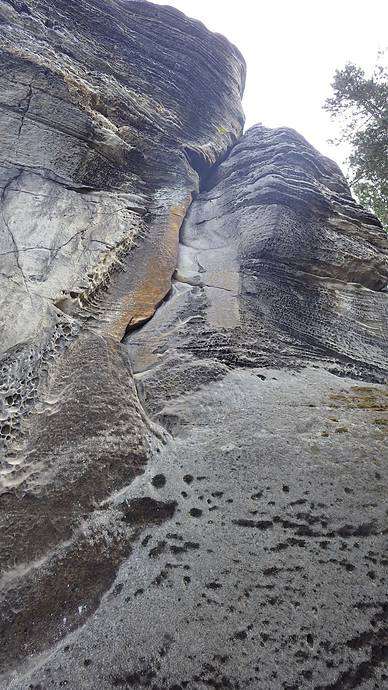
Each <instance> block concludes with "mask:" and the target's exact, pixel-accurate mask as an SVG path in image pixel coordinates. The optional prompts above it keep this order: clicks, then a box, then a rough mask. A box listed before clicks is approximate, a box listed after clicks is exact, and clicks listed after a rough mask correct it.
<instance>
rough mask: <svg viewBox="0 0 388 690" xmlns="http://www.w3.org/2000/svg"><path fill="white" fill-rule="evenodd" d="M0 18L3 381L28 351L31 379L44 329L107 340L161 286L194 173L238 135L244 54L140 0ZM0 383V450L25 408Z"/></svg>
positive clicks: (148, 308) (48, 7)
mask: <svg viewBox="0 0 388 690" xmlns="http://www.w3.org/2000/svg"><path fill="white" fill-rule="evenodd" d="M0 17H1V25H0V50H1V56H2V65H3V70H2V74H1V77H0V79H1V93H2V96H1V102H0V118H1V122H0V131H1V134H0V146H1V148H0V181H1V186H2V193H1V211H0V224H1V236H0V254H1V256H2V271H1V276H0V300H1V326H2V334H1V342H0V353H1V354H3V355H4V356H5V360H4V372H5V378H6V379H7V372H10V371H11V372H13V371H14V370H18V371H24V370H25V368H26V366H27V365H28V360H29V358H31V361H30V364H29V365H28V366H30V368H32V369H33V376H34V378H35V380H36V381H38V382H39V381H40V380H41V379H42V378H44V372H42V371H41V361H42V357H43V359H44V358H45V357H46V356H53V357H56V349H57V348H56V341H57V340H58V337H59V336H58V335H57V332H58V329H59V331H62V330H63V329H65V330H66V331H71V337H72V335H73V331H74V330H78V328H79V326H80V324H81V326H82V327H85V326H87V327H92V328H93V329H94V330H98V331H99V332H100V333H101V334H103V335H107V336H112V337H114V338H115V339H117V340H120V339H121V338H122V337H123V335H124V334H125V331H126V328H127V326H128V324H130V323H131V324H135V323H137V322H140V321H142V320H144V319H147V318H149V316H150V315H151V314H152V313H153V310H154V309H155V307H156V306H157V304H158V303H159V302H160V301H161V300H162V299H163V297H164V296H165V294H166V292H168V290H169V287H170V277H171V274H172V272H173V271H174V268H175V265H176V251H177V246H178V232H179V227H180V224H181V222H182V218H183V217H184V215H185V212H186V209H187V206H188V205H189V203H190V200H191V193H192V192H194V191H195V190H196V189H197V188H198V175H197V170H198V171H201V172H202V171H205V170H206V169H207V168H208V167H209V166H210V165H212V164H213V163H215V162H216V161H217V160H218V158H219V157H220V156H222V155H223V154H224V153H225V152H226V150H227V149H228V147H230V145H231V144H232V143H233V142H234V141H235V140H236V137H237V136H238V135H239V133H240V131H241V127H242V122H243V116H242V112H241V104H240V95H241V90H242V85H243V80H244V64H243V60H242V58H241V56H240V55H239V53H238V51H237V50H236V49H234V48H233V47H232V46H231V45H230V44H229V43H228V42H227V41H226V39H224V38H223V37H221V36H218V37H214V36H212V35H211V34H210V33H209V32H208V31H207V30H206V29H205V27H204V26H203V25H201V24H199V23H198V22H194V21H190V20H188V19H187V18H186V17H184V15H182V14H181V13H179V12H177V11H175V10H172V9H168V8H157V7H154V6H153V5H151V4H148V3H137V2H133V3H130V4H128V3H126V2H122V1H120V0H117V1H112V2H102V1H101V2H100V1H99V0H96V2H93V3H87V4H85V3H81V4H80V3H77V2H70V3H69V2H67V1H66V2H56V3H55V5H54V6H52V4H51V3H47V2H45V1H44V0H31V1H29V2H26V3H9V2H2V3H1V4H0ZM143 240H144V241H143ZM135 245H141V248H139V251H137V248H136V247H135ZM130 250H134V251H130ZM151 276H152V279H151ZM145 294H146V295H147V298H146V299H145V297H144V295H145ZM17 312H19V313H20V318H17ZM50 341H51V342H50ZM9 378H10V379H11V381H7V380H6V382H5V385H4V386H3V390H2V410H1V415H2V421H3V422H4V429H3V432H2V434H1V436H2V444H3V446H4V447H5V449H6V448H7V447H9V446H12V442H13V440H14V438H15V435H16V434H17V433H18V432H19V430H20V424H21V423H22V420H23V417H24V416H25V414H26V412H27V408H31V407H32V401H31V399H30V398H28V399H26V398H23V399H22V400H18V401H17V400H16V397H15V395H14V394H15V391H14V386H15V385H18V386H19V388H22V389H23V390H25V389H26V381H25V379H24V378H23V376H21V378H20V379H19V380H18V381H15V375H14V373H10V375H9ZM9 386H11V387H9ZM18 395H19V397H20V396H21V393H20V391H19V393H18ZM38 397H39V396H38ZM11 399H12V400H11ZM7 400H11V401H12V405H11V406H10V405H8V403H7ZM11 452H12V449H11Z"/></svg>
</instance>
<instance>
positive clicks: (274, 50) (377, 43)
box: [157, 0, 388, 164]
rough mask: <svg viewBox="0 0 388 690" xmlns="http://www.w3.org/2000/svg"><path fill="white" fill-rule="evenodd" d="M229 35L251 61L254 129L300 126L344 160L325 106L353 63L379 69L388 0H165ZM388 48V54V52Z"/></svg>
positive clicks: (248, 92)
mask: <svg viewBox="0 0 388 690" xmlns="http://www.w3.org/2000/svg"><path fill="white" fill-rule="evenodd" d="M157 3H158V4H160V5H165V4H168V5H172V6H174V7H177V8H178V9H180V10H181V11H182V12H184V13H185V14H187V15H188V16H190V17H194V18H196V19H200V20H201V21H202V22H203V23H204V24H205V25H206V26H207V27H208V28H209V29H211V30H212V31H217V32H218V33H221V34H224V36H226V37H227V38H228V39H229V40H230V41H232V42H233V43H234V44H235V45H236V46H237V47H238V48H239V49H240V51H241V52H242V54H243V55H244V58H245V60H246V63H247V81H246V88H245V95H244V100H243V106H244V111H245V115H246V127H249V126H250V125H252V124H254V123H255V122H262V123H263V124H264V125H266V126H268V127H278V126H282V125H286V126H288V127H294V128H295V129H297V130H298V131H299V132H300V133H301V134H303V136H305V137H306V139H308V140H309V141H310V143H311V144H313V145H314V146H315V147H316V148H318V149H319V150H320V151H321V152H322V153H324V154H325V155H327V156H330V157H331V158H334V159H335V160H336V161H337V162H338V163H340V164H342V161H343V158H344V156H345V155H346V150H345V149H341V148H337V147H334V146H332V145H329V144H328V143H327V140H328V139H329V138H331V137H333V136H335V135H336V134H337V130H336V128H335V126H334V125H333V124H332V123H331V121H330V117H329V115H328V114H327V113H325V112H324V111H323V110H322V104H323V102H324V100H325V98H326V97H327V96H329V95H330V93H331V89H330V84H331V82H332V78H333V74H334V71H335V70H336V69H337V68H342V67H343V66H344V64H345V63H346V62H348V61H351V62H356V63H357V64H359V65H360V66H361V67H363V68H364V69H365V70H366V71H368V72H369V71H371V70H372V69H373V66H374V63H375V61H376V57H377V51H378V50H379V49H385V48H387V46H388V0H362V2H361V1H359V0H325V1H323V0H319V1H317V0H265V1H264V0H237V1H236V0H233V1H229V0H170V1H169V2H166V1H164V2H163V1H161V0H157ZM387 53H388V51H387Z"/></svg>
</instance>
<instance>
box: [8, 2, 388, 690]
mask: <svg viewBox="0 0 388 690" xmlns="http://www.w3.org/2000/svg"><path fill="white" fill-rule="evenodd" d="M1 9H2V13H3V15H2V16H3V19H4V21H3V24H2V26H1V30H2V32H3V35H4V37H5V44H4V45H5V59H6V60H8V61H9V73H8V77H9V74H11V73H12V74H14V77H15V78H14V79H13V80H11V79H9V78H7V83H6V88H4V90H3V96H2V98H3V99H4V103H3V105H2V106H1V113H2V115H3V116H4V118H5V119H4V124H5V126H4V128H3V132H6V137H5V139H4V146H5V147H6V146H8V148H9V153H7V161H6V163H5V166H4V169H5V173H4V183H3V190H4V191H3V197H2V212H3V223H4V238H5V239H4V243H5V244H4V252H10V253H4V256H5V257H8V258H7V259H6V261H7V262H8V263H7V264H6V266H7V268H6V271H5V272H4V275H3V278H2V279H3V280H4V292H3V293H2V294H3V295H4V298H3V299H4V303H5V309H7V310H8V311H7V313H6V326H7V328H8V330H7V332H6V335H5V336H4V342H3V346H4V348H7V352H6V353H5V358H4V360H3V366H4V369H3V372H4V374H6V375H7V377H8V378H7V383H6V386H7V388H6V390H5V396H4V397H5V401H4V402H5V408H4V409H5V413H6V415H8V416H5V417H4V420H3V421H4V424H5V425H6V433H5V434H4V438H5V439H6V440H7V441H8V442H9V446H8V448H9V452H8V457H7V462H6V463H5V464H4V469H3V475H2V480H3V489H4V491H3V494H2V495H1V499H0V507H1V521H2V522H1V531H2V541H1V545H2V546H1V552H0V553H1V557H2V562H3V568H4V573H3V576H2V580H1V593H2V598H1V607H2V608H1V620H2V626H1V630H0V632H1V635H2V638H1V639H2V645H1V651H0V661H1V672H2V675H1V679H0V685H1V687H4V689H5V688H7V690H27V689H28V690H32V689H35V690H38V688H40V690H42V689H44V690H46V689H47V690H48V688H62V687H68V688H70V689H71V690H79V689H81V688H82V690H88V689H90V690H92V688H93V689H94V688H96V687H101V688H104V689H105V688H106V689H107V690H108V689H109V688H141V687H148V688H150V689H152V690H158V689H159V688H169V690H173V689H174V690H178V688H180V689H182V688H189V689H192V690H197V689H200V690H202V689H204V688H207V687H216V688H234V689H236V690H242V688H244V689H245V688H252V690H256V689H257V688H266V689H267V688H268V689H270V690H278V689H279V688H281V689H282V690H296V689H298V690H299V689H302V690H304V689H306V690H307V688H315V690H319V689H321V690H324V689H327V690H329V688H331V689H338V690H340V689H342V688H352V687H356V686H360V687H363V688H365V689H367V690H375V689H377V688H379V689H380V688H383V687H385V685H386V684H387V682H388V671H387V669H386V661H387V653H386V650H387V641H386V615H387V602H386V586H387V583H386V572H387V564H388V561H387V555H386V535H387V529H388V526H387V514H386V495H387V488H388V487H387V485H388V471H387V462H386V461H387V454H388V453H387V424H388V419H387V413H388V391H387V387H386V385H384V384H385V383H386V380H387V378H386V377H387V341H388V338H387V301H388V295H387V292H386V284H387V275H388V270H387V243H386V237H385V235H384V234H383V232H382V230H381V227H380V224H379V222H378V220H377V219H376V218H375V217H374V216H372V215H371V214H370V213H368V212H367V211H365V210H364V209H362V208H360V207H359V206H358V205H357V204H356V202H355V201H354V200H353V199H352V198H351V195H350V192H349V189H348V187H347V184H346V182H345V180H344V178H343V176H342V174H341V172H340V171H339V169H338V168H337V166H335V164H333V163H332V162H331V161H328V160H327V159H325V158H324V157H322V156H321V155H320V154H319V153H318V152H317V151H315V150H314V149H313V148H312V147H311V146H309V145H308V143H307V142H306V141H305V140H304V139H303V138H302V137H301V136H300V135H298V134H297V133H295V132H293V131H292V130H287V129H280V130H267V129H266V128H263V127H255V128H253V129H251V130H250V131H249V132H247V133H246V134H245V135H244V136H243V137H242V138H241V140H240V141H239V142H238V143H237V144H236V145H235V146H234V147H233V148H232V150H231V151H230V152H229V155H228V156H227V157H226V158H225V160H224V161H223V162H222V163H221V164H220V165H218V167H216V168H213V169H212V170H209V168H210V166H211V164H213V163H215V162H219V160H220V159H221V158H223V156H224V154H225V153H226V150H227V148H228V147H229V146H230V145H231V144H232V143H233V141H234V140H235V138H236V137H237V136H238V133H239V128H240V124H241V114H240V105H239V98H238V96H239V91H240V86H241V71H242V63H241V59H240V57H239V55H238V54H237V52H236V51H234V49H233V48H231V47H230V46H229V45H228V44H227V42H225V41H224V39H222V38H220V37H210V35H209V33H208V32H206V30H205V29H204V28H203V27H202V26H201V25H199V24H197V23H194V22H190V21H189V20H187V19H186V18H184V17H183V15H180V14H179V13H176V12H175V11H173V10H170V9H166V8H154V7H152V6H150V5H148V4H147V3H141V4H140V3H136V2H135V3H129V4H127V3H124V2H118V1H117V2H107V3H104V4H102V3H99V2H94V3H93V5H89V4H87V5H86V4H85V3H82V4H81V5H80V4H75V3H66V4H65V3H62V2H58V3H56V4H55V8H52V7H51V6H50V8H48V6H47V5H46V4H45V3H43V2H32V0H31V1H30V2H27V3H26V4H24V3H17V2H16V0H15V1H14V0H13V2H12V4H9V3H3V4H2V5H1ZM16 38H17V48H16ZM3 78H4V75H3ZM37 127H38V128H39V137H38V136H37V134H36V132H35V130H36V128H37ZM34 132H35V134H34ZM27 135H28V137H29V138H28V139H27V138H26V139H23V137H27ZM30 140H31V141H32V145H31V146H30V145H29V142H30ZM15 144H17V146H16V149H15ZM18 146H19V148H17V147H18ZM14 150H17V152H18V154H17V155H18V158H17V159H13V158H11V153H12V155H14V153H13V152H14ZM36 172H38V177H39V179H40V180H41V183H40V184H38V183H37V181H36V174H35V173H36ZM197 173H199V174H200V176H201V178H202V180H201V181H202V184H201V188H202V191H201V192H200V193H199V194H198V174H197ZM191 195H193V196H194V200H193V202H192V204H191V206H190V209H189V211H188V213H186V209H187V207H188V205H189V203H190V197H191ZM122 204H123V206H124V208H123V207H122V206H121V205H122ZM106 214H108V215H107V216H106ZM123 214H124V215H123ZM184 216H185V221H184V225H183V226H182V227H181V228H180V226H181V222H182V219H183V217H184ZM107 221H108V222H107ZM26 240H28V242H29V244H28V245H27V244H25V245H24V244H23V245H22V246H21V245H20V242H21V241H23V242H24V241H26ZM101 242H103V243H105V245H109V246H104V248H103V249H101V250H98V248H95V247H94V245H95V244H97V245H98V244H99V243H101ZM33 243H34V244H33ZM37 243H39V246H38V244H37ZM43 245H44V247H50V249H47V248H44V247H43ZM29 246H34V249H33V251H32V254H31V251H30V250H29V249H28V247H29ZM131 248H132V249H131ZM130 249H131V251H129V250H130ZM22 250H23V251H22ZM118 269H121V270H118ZM174 269H175V274H174V277H173V279H172V280H171V275H172V273H173V271H174ZM34 281H35V282H34ZM33 283H34V284H38V285H39V286H40V287H39V294H38V290H36V289H35V288H33V287H32V285H33ZM35 287H36V285H35ZM170 287H171V289H170ZM35 293H36V294H35ZM167 293H168V295H167ZM162 300H163V301H162ZM19 303H20V304H21V305H22V310H23V311H22V314H23V320H24V321H25V329H24V330H23V323H22V324H21V325H20V326H16V325H14V324H13V323H12V318H13V315H14V314H15V310H16V305H17V304H19ZM155 310H156V311H155ZM154 312H155V314H154V316H152V314H153V313H154ZM4 313H5V312H4ZM150 317H152V318H150ZM147 320H148V321H147ZM143 324H144V325H143ZM127 329H128V331H129V332H128V336H127V337H126V339H125V342H124V344H123V343H120V340H121V339H122V338H123V335H124V334H125V332H126V330H127ZM53 334H54V335H53ZM7 338H8V339H7ZM23 396H24V397H23ZM10 410H11V412H12V414H13V413H15V417H16V416H17V415H18V414H19V416H20V412H21V413H22V421H21V422H20V424H19V423H18V424H19V426H17V425H13V427H12V428H11V426H12V425H11V424H10V423H9V419H10V417H11V416H12V415H10V414H9V411H10ZM7 425H8V426H7ZM3 428H4V427H3Z"/></svg>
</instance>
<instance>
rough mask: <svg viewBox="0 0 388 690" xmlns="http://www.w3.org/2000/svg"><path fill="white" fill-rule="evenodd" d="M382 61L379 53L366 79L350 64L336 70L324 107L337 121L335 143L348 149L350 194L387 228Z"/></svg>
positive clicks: (386, 88)
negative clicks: (371, 71) (349, 152)
mask: <svg viewBox="0 0 388 690" xmlns="http://www.w3.org/2000/svg"><path fill="white" fill-rule="evenodd" d="M382 58H383V53H380V54H379V58H378V61H377V65H376V67H375V69H374V72H373V75H372V76H371V77H370V78H368V77H367V76H366V75H365V72H364V71H363V70H362V69H361V68H360V67H358V66H357V65H354V64H353V63H348V64H347V65H345V67H344V69H342V70H337V71H336V72H335V75H334V81H333V83H332V89H333V95H332V96H331V98H328V99H327V100H326V102H325V104H324V108H325V110H327V111H328V112H329V113H331V115H332V117H334V118H338V119H339V120H340V123H341V135H340V137H339V139H338V140H337V142H336V143H338V142H344V141H345V142H347V143H348V144H350V146H351V154H350V156H349V158H348V161H347V162H348V165H349V169H350V172H351V175H352V179H351V180H350V185H351V187H352V188H353V191H354V193H355V194H356V196H357V197H358V199H359V201H360V203H362V204H363V205H364V206H366V207H367V208H369V209H371V210H372V211H374V213H375V214H376V215H377V216H378V217H379V218H380V220H381V222H382V223H383V225H384V226H385V227H386V228H387V229H388V72H387V70H386V69H385V68H384V67H383V66H382V64H381V61H382Z"/></svg>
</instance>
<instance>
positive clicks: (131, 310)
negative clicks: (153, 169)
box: [110, 194, 191, 340]
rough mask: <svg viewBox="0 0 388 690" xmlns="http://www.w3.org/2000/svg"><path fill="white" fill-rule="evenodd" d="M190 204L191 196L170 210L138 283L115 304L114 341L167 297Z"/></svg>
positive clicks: (146, 318) (150, 313)
mask: <svg viewBox="0 0 388 690" xmlns="http://www.w3.org/2000/svg"><path fill="white" fill-rule="evenodd" d="M190 203H191V194H189V195H188V196H187V197H186V198H185V199H184V200H183V201H182V202H181V203H180V204H178V205H177V206H174V207H173V208H171V209H170V210H169V212H168V216H167V221H166V226H165V230H164V232H162V233H161V234H160V236H159V238H158V241H157V243H156V245H155V247H154V251H153V252H150V256H149V259H148V261H147V262H146V263H145V265H144V267H143V270H142V275H141V276H140V277H139V284H138V285H137V286H136V287H135V289H134V290H133V291H132V292H130V293H129V294H128V295H126V296H125V297H124V298H123V299H122V300H121V304H120V305H118V313H117V318H116V319H115V321H114V323H113V324H112V327H111V330H110V335H111V336H112V337H113V338H115V339H117V340H122V338H123V337H124V335H125V332H126V329H127V328H128V327H134V326H137V325H139V324H141V323H144V322H145V321H147V320H148V319H150V318H151V316H153V314H154V313H155V311H156V309H157V307H158V306H159V304H160V303H161V302H162V301H163V299H164V297H165V296H166V295H167V294H168V292H169V290H170V287H171V276H172V274H173V273H174V270H175V268H176V263H177V254H178V245H179V230H180V228H181V225H182V222H183V219H184V217H185V215H186V212H187V209H188V207H189V205H190ZM161 222H162V223H163V220H162V221H161Z"/></svg>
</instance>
